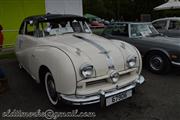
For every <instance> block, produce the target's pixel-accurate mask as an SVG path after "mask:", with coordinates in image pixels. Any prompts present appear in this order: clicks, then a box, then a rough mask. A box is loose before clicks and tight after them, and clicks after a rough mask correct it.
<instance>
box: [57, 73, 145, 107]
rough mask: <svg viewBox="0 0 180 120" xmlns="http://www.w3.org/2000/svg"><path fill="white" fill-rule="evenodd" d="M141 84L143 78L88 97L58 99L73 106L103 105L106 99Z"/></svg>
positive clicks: (61, 96) (61, 95) (69, 96)
mask: <svg viewBox="0 0 180 120" xmlns="http://www.w3.org/2000/svg"><path fill="white" fill-rule="evenodd" d="M143 82H144V77H143V76H139V78H138V79H136V80H134V81H133V82H131V83H129V84H128V85H126V86H124V87H121V88H119V87H118V86H117V87H116V88H114V89H111V90H108V91H103V90H99V92H98V93H96V94H94V95H89V96H81V97H77V96H75V95H63V94H59V97H60V98H62V100H63V101H65V102H68V103H70V104H73V105H88V104H94V103H99V102H100V103H101V105H103V104H104V101H105V99H106V98H108V97H111V96H113V95H116V94H119V93H122V92H125V91H128V90H132V89H133V88H135V87H136V85H137V84H142V83H143Z"/></svg>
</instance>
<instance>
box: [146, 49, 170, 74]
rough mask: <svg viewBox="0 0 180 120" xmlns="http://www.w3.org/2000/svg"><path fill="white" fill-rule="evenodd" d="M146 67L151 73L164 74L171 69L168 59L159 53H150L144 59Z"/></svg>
mask: <svg viewBox="0 0 180 120" xmlns="http://www.w3.org/2000/svg"><path fill="white" fill-rule="evenodd" d="M146 66H147V68H148V70H150V71H151V72H153V73H158V74H164V73H167V72H169V70H170V68H171V64H170V61H169V59H168V57H167V56H166V55H165V54H163V53H161V52H152V53H150V54H148V55H147V57H146Z"/></svg>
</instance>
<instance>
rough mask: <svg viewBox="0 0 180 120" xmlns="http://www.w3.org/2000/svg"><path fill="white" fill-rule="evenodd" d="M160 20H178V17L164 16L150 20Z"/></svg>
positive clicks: (179, 18)
mask: <svg viewBox="0 0 180 120" xmlns="http://www.w3.org/2000/svg"><path fill="white" fill-rule="evenodd" d="M161 20H180V17H166V18H160V19H156V20H154V21H152V22H156V21H161Z"/></svg>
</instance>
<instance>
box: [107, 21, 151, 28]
mask: <svg viewBox="0 0 180 120" xmlns="http://www.w3.org/2000/svg"><path fill="white" fill-rule="evenodd" d="M120 24H151V22H113V23H111V24H109V25H108V26H109V27H110V26H115V25H120Z"/></svg>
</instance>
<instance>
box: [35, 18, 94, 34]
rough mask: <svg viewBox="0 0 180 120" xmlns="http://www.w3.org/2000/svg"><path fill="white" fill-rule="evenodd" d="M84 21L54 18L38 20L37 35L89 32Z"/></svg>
mask: <svg viewBox="0 0 180 120" xmlns="http://www.w3.org/2000/svg"><path fill="white" fill-rule="evenodd" d="M90 32H91V30H90V29H89V27H88V25H87V23H86V22H85V21H77V20H54V21H52V20H51V21H43V22H39V32H38V34H39V35H38V36H39V37H43V36H54V35H62V34H67V33H90Z"/></svg>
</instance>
